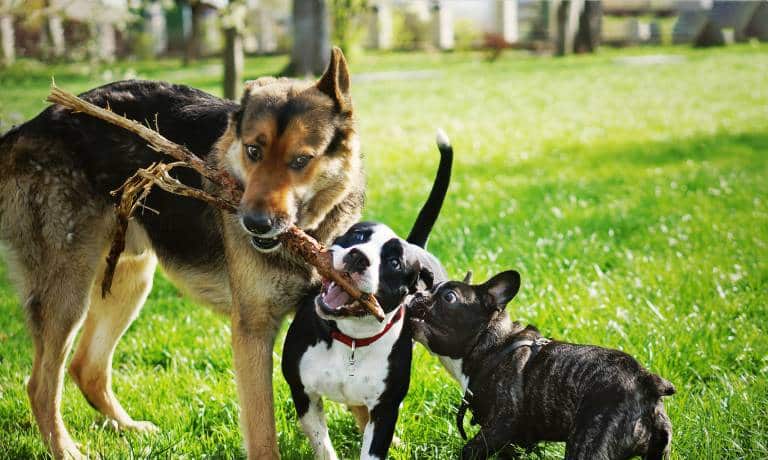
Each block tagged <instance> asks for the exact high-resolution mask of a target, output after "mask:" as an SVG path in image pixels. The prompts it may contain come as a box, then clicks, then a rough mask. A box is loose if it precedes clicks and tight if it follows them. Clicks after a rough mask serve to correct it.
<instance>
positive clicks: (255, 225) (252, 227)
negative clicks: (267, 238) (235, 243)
mask: <svg viewBox="0 0 768 460" xmlns="http://www.w3.org/2000/svg"><path fill="white" fill-rule="evenodd" d="M273 223H274V222H273V221H272V218H271V217H269V216H268V215H266V214H263V213H252V214H246V215H244V216H243V226H244V227H245V229H246V230H248V231H249V232H251V233H254V234H256V235H263V234H265V233H269V231H270V230H272V224H273Z"/></svg>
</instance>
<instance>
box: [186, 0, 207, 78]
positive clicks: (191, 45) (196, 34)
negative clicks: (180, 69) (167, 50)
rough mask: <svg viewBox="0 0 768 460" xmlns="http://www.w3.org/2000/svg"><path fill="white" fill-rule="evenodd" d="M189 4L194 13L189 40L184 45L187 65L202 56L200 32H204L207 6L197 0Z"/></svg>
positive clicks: (192, 0)
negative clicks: (204, 17)
mask: <svg viewBox="0 0 768 460" xmlns="http://www.w3.org/2000/svg"><path fill="white" fill-rule="evenodd" d="M187 5H189V8H190V11H191V13H192V14H191V16H192V27H191V28H190V31H189V36H187V42H186V44H185V46H184V65H185V66H186V65H189V64H190V63H192V62H194V61H195V60H197V59H198V58H199V57H200V40H201V37H200V34H201V33H202V19H203V18H202V16H203V10H204V8H205V6H204V5H203V4H202V2H200V1H197V0H189V1H188V2H187Z"/></svg>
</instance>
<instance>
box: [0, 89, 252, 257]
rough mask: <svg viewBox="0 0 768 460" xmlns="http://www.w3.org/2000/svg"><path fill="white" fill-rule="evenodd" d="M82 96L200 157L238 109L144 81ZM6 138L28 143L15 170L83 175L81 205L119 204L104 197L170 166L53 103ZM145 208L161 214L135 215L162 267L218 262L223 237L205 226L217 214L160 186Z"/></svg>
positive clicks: (190, 180)
mask: <svg viewBox="0 0 768 460" xmlns="http://www.w3.org/2000/svg"><path fill="white" fill-rule="evenodd" d="M80 97H82V98H83V99H85V100H86V101H89V102H91V103H93V104H96V105H98V106H100V107H109V108H110V109H111V110H112V111H113V112H115V113H118V114H120V115H124V116H126V117H128V118H131V119H134V120H137V121H140V122H144V123H146V124H147V125H149V126H151V127H153V128H157V129H158V130H159V132H160V133H161V134H162V135H164V136H165V137H167V138H168V139H170V140H171V141H174V142H177V143H180V144H183V145H185V146H186V147H187V148H189V149H190V150H191V151H192V152H194V153H195V154H197V155H198V156H200V157H202V158H205V157H206V156H207V155H208V153H209V152H210V151H211V147H212V146H213V144H214V143H215V142H216V140H217V139H218V138H219V137H220V136H221V134H222V133H223V132H224V131H225V129H226V127H227V120H228V117H229V116H230V114H231V113H233V112H234V111H236V110H237V108H238V105H237V104H235V103H232V102H229V101H225V100H222V99H219V98H217V97H214V96H212V95H210V94H207V93H204V92H202V91H200V90H197V89H194V88H190V87H187V86H183V85H173V84H170V83H164V82H155V81H141V80H127V81H121V82H116V83H110V84H107V85H104V86H101V87H99V88H95V89H92V90H90V91H88V92H85V93H83V94H81V95H80ZM6 137H8V141H9V142H10V141H14V142H22V141H23V142H24V145H27V146H28V148H26V149H25V151H24V152H25V153H24V156H25V157H26V158H17V159H16V162H15V165H16V167H24V166H23V165H25V164H27V165H28V166H29V167H34V166H33V165H40V166H42V167H52V166H67V167H69V168H70V169H74V170H79V171H82V172H83V173H84V175H85V177H86V178H87V180H88V181H89V182H90V185H91V190H84V191H83V193H84V194H85V193H87V194H89V195H90V196H88V197H84V198H83V200H84V201H96V202H98V201H111V202H116V201H117V197H111V195H110V194H109V192H111V191H112V190H115V189H116V188H118V187H119V186H120V185H122V183H123V181H124V180H125V179H126V178H127V177H129V176H131V175H132V174H133V173H135V172H136V170H137V169H138V168H143V167H146V166H148V165H150V164H151V163H153V162H157V161H163V162H169V161H172V160H171V159H170V158H169V157H168V156H166V155H163V154H161V153H158V152H156V151H154V150H152V149H150V148H149V147H147V145H146V144H147V143H146V142H145V141H143V140H142V139H140V138H139V137H138V136H136V135H134V134H131V133H129V132H128V131H126V130H124V129H122V128H119V127H116V126H112V125H110V124H109V123H105V122H103V121H101V120H97V119H95V118H93V117H90V116H88V115H84V114H73V113H71V112H70V111H69V110H68V109H65V108H63V107H61V106H56V105H54V106H51V107H49V108H47V109H46V110H44V111H43V112H41V113H40V114H39V115H38V116H36V117H35V118H33V119H32V120H30V121H29V122H27V123H24V124H23V125H21V126H20V127H18V128H16V129H15V130H13V131H12V132H9V133H7V134H6ZM11 138H12V139H11ZM3 142H6V139H5V138H4V139H3ZM3 151H10V149H3ZM51 152H55V153H56V155H52V154H51ZM25 160H26V161H25ZM5 161H7V159H6V160H4V161H3V162H5ZM171 174H172V175H173V176H174V177H176V178H177V179H179V180H180V181H181V182H183V183H185V184H187V185H190V186H193V187H200V185H201V177H200V176H199V175H198V174H197V173H196V172H194V171H192V170H189V169H179V168H177V169H174V170H173V171H172V173H171ZM145 205H146V206H147V207H148V208H151V209H154V210H157V211H159V214H158V213H154V212H151V211H148V210H146V211H139V212H137V213H136V218H137V219H138V220H139V221H140V222H141V224H142V226H143V227H144V228H145V229H146V230H147V233H148V234H149V237H150V239H151V240H152V245H153V247H154V248H155V250H156V251H157V253H158V256H159V257H160V258H161V259H162V260H165V261H166V263H168V262H170V263H171V264H172V265H175V266H184V265H192V266H199V265H204V264H208V263H210V262H211V261H217V262H221V263H223V260H220V259H221V258H222V257H223V254H224V249H223V245H222V239H221V235H220V232H219V229H218V228H216V226H212V225H211V224H210V223H211V222H212V221H215V219H213V215H214V214H213V213H214V212H215V210H213V209H212V208H211V207H210V206H208V205H207V204H205V203H203V202H201V201H199V200H195V199H192V198H186V197H182V196H179V195H174V194H170V193H167V192H164V191H162V190H160V189H159V188H157V187H155V188H154V189H153V191H152V192H151V193H150V194H149V196H148V197H147V199H146V201H145ZM169 259H170V260H169Z"/></svg>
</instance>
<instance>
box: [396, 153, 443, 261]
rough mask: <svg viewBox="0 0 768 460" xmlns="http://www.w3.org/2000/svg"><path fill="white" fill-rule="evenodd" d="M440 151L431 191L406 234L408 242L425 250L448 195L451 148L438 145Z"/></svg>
mask: <svg viewBox="0 0 768 460" xmlns="http://www.w3.org/2000/svg"><path fill="white" fill-rule="evenodd" d="M438 148H439V150H440V164H439V165H438V167H437V175H436V176H435V181H434V183H433V184H432V191H431V192H429V197H428V198H427V201H426V203H424V206H422V208H421V211H419V216H418V217H417V218H416V222H415V223H414V224H413V227H412V228H411V233H409V234H408V238H406V241H408V242H409V243H411V244H415V245H416V246H419V247H422V248H425V249H426V248H427V240H429V234H430V233H432V227H433V226H434V225H435V222H436V221H437V216H438V214H439V213H440V209H441V208H442V207H443V200H444V199H445V195H446V194H447V193H448V184H449V183H450V181H451V167H452V165H453V147H452V146H451V145H450V144H449V145H444V144H438Z"/></svg>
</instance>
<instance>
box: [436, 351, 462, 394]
mask: <svg viewBox="0 0 768 460" xmlns="http://www.w3.org/2000/svg"><path fill="white" fill-rule="evenodd" d="M437 357H438V359H440V362H441V363H443V367H445V369H446V370H447V371H448V373H449V374H451V377H453V378H454V379H455V380H456V381H457V382H459V385H461V391H462V392H463V391H467V386H469V376H467V375H465V374H464V372H462V370H461V366H462V364H464V360H463V359H453V358H449V357H447V356H441V355H437Z"/></svg>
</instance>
